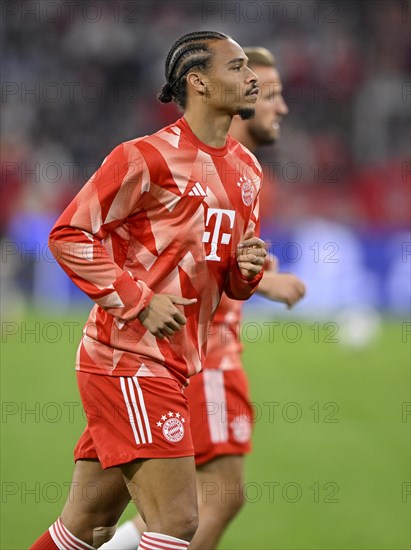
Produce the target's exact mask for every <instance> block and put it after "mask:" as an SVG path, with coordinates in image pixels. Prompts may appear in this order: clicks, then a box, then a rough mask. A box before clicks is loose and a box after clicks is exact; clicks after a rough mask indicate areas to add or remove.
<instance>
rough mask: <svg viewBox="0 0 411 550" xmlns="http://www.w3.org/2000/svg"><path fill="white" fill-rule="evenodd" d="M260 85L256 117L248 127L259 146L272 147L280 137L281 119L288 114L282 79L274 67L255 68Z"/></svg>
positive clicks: (248, 123)
mask: <svg viewBox="0 0 411 550" xmlns="http://www.w3.org/2000/svg"><path fill="white" fill-rule="evenodd" d="M253 70H254V72H255V73H256V74H257V76H258V81H259V84H260V97H259V98H258V100H257V103H256V106H255V116H254V118H253V119H252V120H250V121H248V122H247V123H246V124H247V127H248V131H249V132H250V134H251V135H252V136H253V138H254V140H255V141H256V143H257V144H258V145H270V144H272V143H274V142H275V141H276V140H277V139H278V138H279V137H280V124H281V119H282V117H283V116H285V115H286V114H287V113H288V107H287V104H286V103H285V101H284V98H283V93H282V92H283V86H282V83H281V78H280V75H279V73H278V71H277V70H276V69H274V68H273V67H264V66H262V65H256V66H253Z"/></svg>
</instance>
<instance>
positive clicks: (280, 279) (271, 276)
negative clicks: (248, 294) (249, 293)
mask: <svg viewBox="0 0 411 550" xmlns="http://www.w3.org/2000/svg"><path fill="white" fill-rule="evenodd" d="M257 292H258V294H261V296H264V297H265V298H268V299H269V300H273V301H274V302H282V303H284V304H286V305H287V306H288V308H291V307H292V306H293V305H294V304H295V303H297V302H298V301H299V300H301V299H302V298H303V297H304V296H305V292H306V289H305V285H304V283H303V281H302V280H301V279H299V278H298V277H297V276H296V275H293V274H292V273H279V272H278V262H277V259H276V258H275V257H267V258H266V261H265V265H264V274H263V277H262V279H261V282H260V284H259V285H258V289H257Z"/></svg>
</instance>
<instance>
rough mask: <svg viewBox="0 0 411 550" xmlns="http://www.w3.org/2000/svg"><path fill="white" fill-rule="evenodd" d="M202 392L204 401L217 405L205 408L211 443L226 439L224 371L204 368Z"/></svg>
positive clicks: (226, 420)
mask: <svg viewBox="0 0 411 550" xmlns="http://www.w3.org/2000/svg"><path fill="white" fill-rule="evenodd" d="M203 377H204V393H205V399H206V403H210V404H214V405H217V412H216V410H215V407H210V409H208V408H207V418H208V429H209V431H210V438H211V441H212V442H213V443H223V442H224V441H228V419H227V400H226V395H225V388H224V372H223V371H221V370H215V369H205V370H204V371H203Z"/></svg>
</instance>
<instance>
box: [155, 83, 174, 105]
mask: <svg viewBox="0 0 411 550" xmlns="http://www.w3.org/2000/svg"><path fill="white" fill-rule="evenodd" d="M173 96H174V94H173V89H172V87H171V86H170V84H169V83H168V82H167V84H165V85H164V86H163V88H162V90H161V92H160V94H159V96H158V99H159V100H160V101H161V103H170V101H173Z"/></svg>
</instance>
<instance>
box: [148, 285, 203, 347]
mask: <svg viewBox="0 0 411 550" xmlns="http://www.w3.org/2000/svg"><path fill="white" fill-rule="evenodd" d="M196 302H197V298H191V299H189V298H182V297H181V296H174V295H173V294H154V296H153V297H152V298H151V300H150V303H149V304H148V306H147V307H146V308H144V309H143V311H141V312H140V314H139V315H138V318H139V320H140V321H141V323H142V324H143V326H144V327H145V328H146V329H147V330H148V331H149V332H151V334H153V335H154V336H157V338H161V339H163V338H165V337H166V336H172V335H173V334H174V333H175V332H177V331H178V330H180V329H181V328H182V327H183V326H184V325H185V324H186V323H187V319H186V318H185V316H184V315H183V314H182V313H181V311H180V310H179V309H178V308H177V307H176V306H190V305H192V304H195V303H196Z"/></svg>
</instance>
